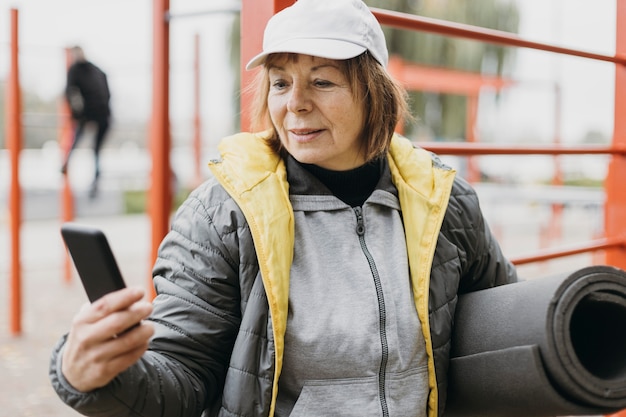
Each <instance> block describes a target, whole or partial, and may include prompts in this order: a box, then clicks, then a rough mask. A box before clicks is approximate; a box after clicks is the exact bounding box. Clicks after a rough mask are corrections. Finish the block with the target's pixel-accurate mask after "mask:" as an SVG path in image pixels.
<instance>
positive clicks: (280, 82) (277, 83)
mask: <svg viewBox="0 0 626 417" xmlns="http://www.w3.org/2000/svg"><path fill="white" fill-rule="evenodd" d="M286 85H287V83H286V82H285V81H284V80H274V81H272V88H277V89H280V88H284V87H285V86H286Z"/></svg>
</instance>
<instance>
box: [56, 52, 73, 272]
mask: <svg viewBox="0 0 626 417" xmlns="http://www.w3.org/2000/svg"><path fill="white" fill-rule="evenodd" d="M70 64H71V56H70V50H69V48H66V49H65V70H66V71H67V70H68V69H69V66H70ZM59 122H60V123H59V125H60V126H61V128H60V130H59V147H60V148H61V152H63V157H65V156H66V155H67V154H68V153H69V151H70V148H71V146H72V141H73V130H74V129H73V122H72V117H71V113H70V106H69V104H68V103H67V100H64V99H61V100H59ZM68 172H69V165H68V171H66V172H65V174H64V175H63V187H62V188H61V221H62V222H68V221H71V220H73V219H74V196H73V193H72V186H71V182H70V179H69V175H68ZM63 272H64V273H63V280H64V281H65V282H66V283H69V282H71V281H72V275H73V273H74V266H73V264H72V259H71V257H70V255H69V253H68V252H67V251H66V252H65V261H64V271H63Z"/></svg>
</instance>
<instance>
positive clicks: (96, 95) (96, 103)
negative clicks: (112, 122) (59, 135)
mask: <svg viewBox="0 0 626 417" xmlns="http://www.w3.org/2000/svg"><path fill="white" fill-rule="evenodd" d="M65 96H66V97H67V100H68V103H69V105H70V108H71V111H72V118H74V119H76V120H95V121H100V120H103V119H105V120H106V119H108V117H109V116H110V114H111V110H110V108H109V99H110V97H111V94H110V92H109V85H108V82H107V76H106V74H105V73H104V72H103V71H102V70H101V69H100V68H98V67H97V66H95V65H94V64H92V63H91V62H89V61H81V62H76V63H74V64H72V65H71V66H70V68H69V70H68V72H67V87H66V89H65Z"/></svg>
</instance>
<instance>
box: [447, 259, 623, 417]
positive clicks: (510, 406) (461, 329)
mask: <svg viewBox="0 0 626 417" xmlns="http://www.w3.org/2000/svg"><path fill="white" fill-rule="evenodd" d="M623 408H626V272H624V271H622V270H620V269H617V268H613V267H609V266H592V267H586V268H583V269H580V270H577V271H575V272H573V273H571V274H565V275H555V276H550V277H547V278H536V279H532V280H528V281H522V282H518V283H515V284H509V285H504V286H500V287H495V288H490V289H487V290H482V291H477V292H474V293H469V294H465V295H462V296H460V297H459V300H458V305H457V309H456V315H455V329H454V333H453V338H452V347H451V361H450V369H449V389H448V401H447V406H446V416H481V417H485V416H506V417H516V416H520V417H521V416H524V417H537V416H563V415H568V416H569V415H598V414H610V413H613V412H615V411H618V410H621V409H623Z"/></svg>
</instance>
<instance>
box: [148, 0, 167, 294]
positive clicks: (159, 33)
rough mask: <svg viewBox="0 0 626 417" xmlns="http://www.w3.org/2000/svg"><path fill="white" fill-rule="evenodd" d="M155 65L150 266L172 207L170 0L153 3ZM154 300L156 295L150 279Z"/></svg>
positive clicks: (151, 135)
mask: <svg viewBox="0 0 626 417" xmlns="http://www.w3.org/2000/svg"><path fill="white" fill-rule="evenodd" d="M153 7H154V10H153V49H152V53H153V57H152V59H153V65H152V94H153V97H152V116H151V121H150V149H151V151H152V171H151V184H150V198H149V203H150V204H149V212H150V216H151V220H152V246H151V248H152V250H151V257H150V265H151V266H152V264H153V263H154V262H155V261H156V258H157V252H158V249H159V245H160V243H161V240H162V239H163V238H164V237H165V235H166V234H167V232H168V229H169V215H170V211H171V206H172V200H171V198H172V197H171V180H172V173H171V168H170V118H169V23H168V21H167V19H166V18H165V16H166V14H167V12H168V10H169V0H154V2H153ZM148 289H149V292H150V293H151V294H150V295H151V297H152V298H154V296H155V295H156V293H155V292H154V287H153V285H152V277H150V278H149V282H148Z"/></svg>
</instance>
